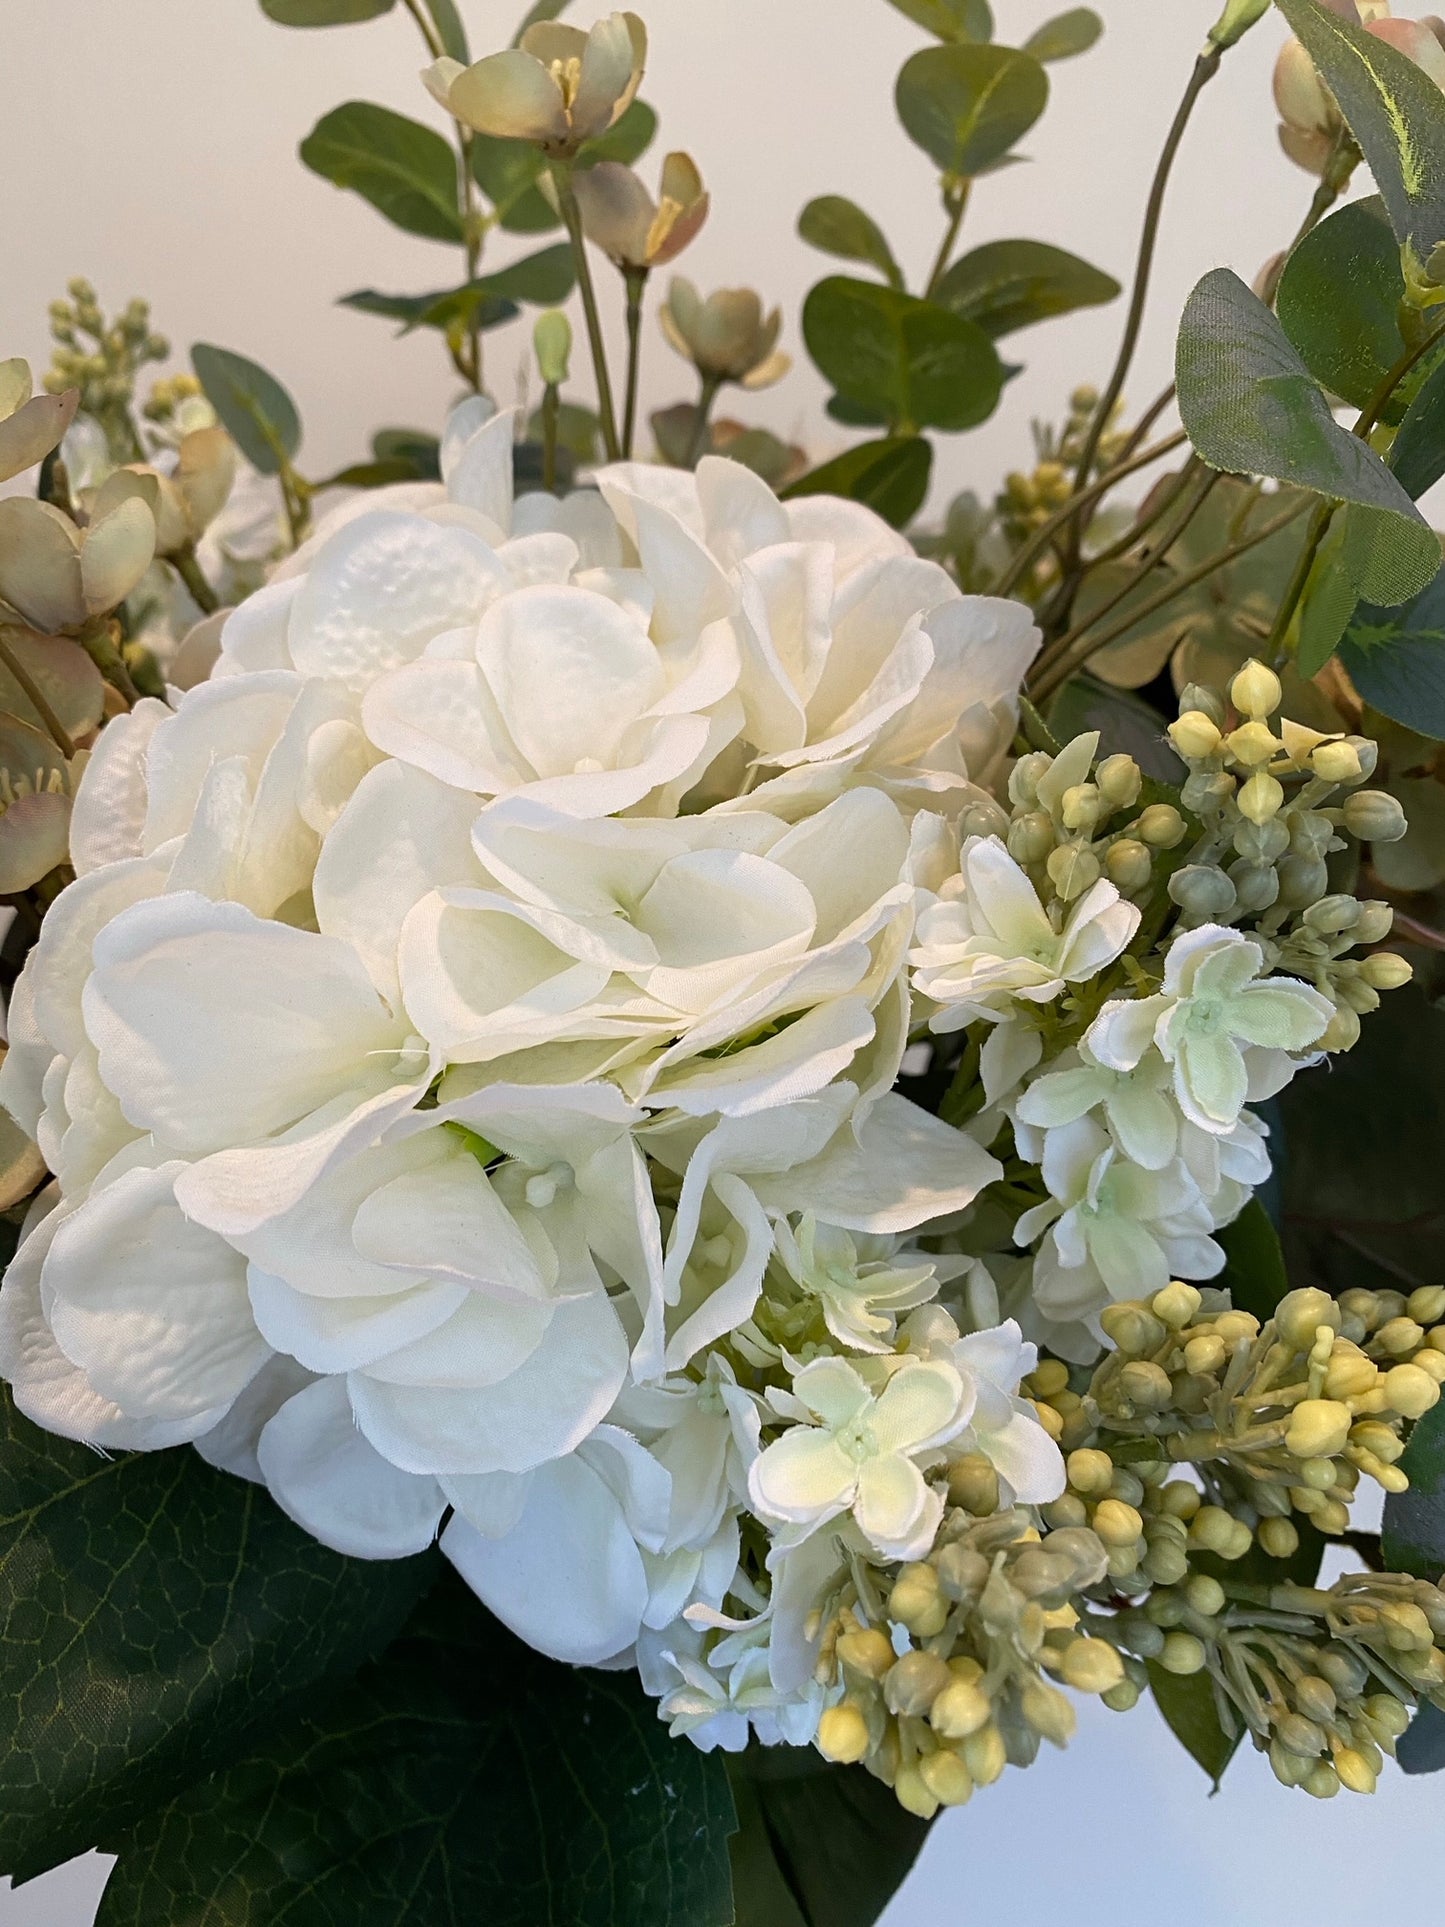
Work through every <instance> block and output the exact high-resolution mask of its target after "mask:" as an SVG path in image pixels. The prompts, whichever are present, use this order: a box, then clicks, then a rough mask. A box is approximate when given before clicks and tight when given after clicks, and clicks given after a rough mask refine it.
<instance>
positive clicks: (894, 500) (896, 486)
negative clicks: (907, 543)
mask: <svg viewBox="0 0 1445 1927" xmlns="http://www.w3.org/2000/svg"><path fill="white" fill-rule="evenodd" d="M932 468H933V448H932V445H931V444H930V443H929V442H926V441H925V440H924V439H923V437H922V436H921V435H892V436H888V437H886V438H885V439H884V440H883V441H878V442H860V443H859V445H858V447H857V448H850V449H847V450H846V451H845V452H844V453H843V454H841V455H837V456H835V457H834V459H833V460H832V461H831V462H824V463H823V464H822V465H821V467H819V468H813V469H809V471H808V473H807V474H806V475H800V476H799V477H798V479H797V481H796V482H794V483H793V484H792V485H791V487H789V488H785V489H784V490H783V496H784V499H785V500H791V499H792V498H793V497H794V496H796V495H843V496H846V497H847V498H848V500H849V501H850V502H862V503H863V504H864V506H865V507H867V508H870V509H872V510H873V511H874V512H875V513H876V514H878V515H881V516H882V517H883V519H884V521H885V522H887V523H889V524H890V525H891V526H892V527H893V528H895V529H901V528H902V527H903V526H904V525H905V523H908V522H911V521H912V519H913V517H914V516H915V515H916V514H917V513H918V511H919V509H920V508H922V506H923V498H924V496H925V495H927V493H928V478H929V475H930V473H931V471H932Z"/></svg>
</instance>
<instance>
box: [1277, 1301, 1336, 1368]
mask: <svg viewBox="0 0 1445 1927" xmlns="http://www.w3.org/2000/svg"><path fill="white" fill-rule="evenodd" d="M1321 1325H1328V1326H1329V1328H1330V1330H1331V1331H1338V1330H1339V1329H1340V1308H1339V1306H1338V1305H1337V1304H1336V1303H1335V1301H1334V1299H1333V1298H1331V1297H1330V1295H1329V1293H1328V1292H1327V1291H1316V1290H1315V1289H1314V1287H1313V1286H1302V1287H1301V1288H1300V1289H1299V1290H1297V1291H1287V1292H1286V1293H1285V1295H1284V1297H1283V1298H1281V1299H1280V1301H1279V1303H1278V1304H1277V1305H1276V1306H1275V1308H1274V1327H1275V1330H1276V1331H1277V1332H1278V1333H1279V1335H1280V1337H1281V1338H1282V1339H1283V1340H1284V1342H1285V1343H1286V1344H1287V1345H1293V1347H1294V1349H1295V1350H1296V1351H1297V1352H1307V1351H1308V1350H1309V1348H1310V1346H1311V1345H1313V1344H1314V1342H1315V1334H1316V1332H1317V1331H1318V1330H1319V1328H1320V1326H1321Z"/></svg>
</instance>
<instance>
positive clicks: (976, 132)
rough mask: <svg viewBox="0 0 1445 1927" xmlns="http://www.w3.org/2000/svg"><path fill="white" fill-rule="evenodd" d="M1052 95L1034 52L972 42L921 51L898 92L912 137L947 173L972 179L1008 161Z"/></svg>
mask: <svg viewBox="0 0 1445 1927" xmlns="http://www.w3.org/2000/svg"><path fill="white" fill-rule="evenodd" d="M1048 98H1049V80H1048V75H1047V74H1046V73H1045V72H1044V70H1043V67H1042V66H1041V65H1040V63H1039V62H1038V61H1037V60H1035V59H1034V58H1033V56H1032V55H1031V54H1026V53H1019V52H1016V51H1015V50H1014V49H1013V48H1011V47H984V46H973V45H969V44H967V43H959V44H957V45H954V46H948V47H925V48H924V49H923V50H922V52H920V53H916V54H914V55H913V57H912V58H911V59H910V60H906V61H905V62H904V63H903V68H902V71H901V72H900V73H899V76H898V84H897V87H896V88H895V90H894V100H895V103H896V104H897V108H898V118H899V119H900V120H901V121H902V122H903V125H904V127H905V128H906V129H907V131H908V134H909V136H910V138H911V139H913V140H914V141H916V142H917V144H918V145H919V146H920V147H921V148H922V149H923V151H924V153H925V154H928V155H929V156H931V158H932V159H933V161H934V162H935V163H936V164H937V166H938V167H939V168H940V169H941V170H942V172H943V173H945V174H955V175H960V176H965V177H966V176H969V175H973V174H981V173H982V172H983V171H984V169H985V168H987V167H991V166H993V164H994V163H995V162H996V161H1000V160H1002V159H1003V157H1004V155H1005V154H1007V152H1008V150H1009V149H1010V148H1011V147H1012V146H1013V145H1014V143H1015V141H1017V140H1019V139H1021V138H1022V136H1023V135H1025V134H1026V133H1027V132H1028V131H1029V129H1030V128H1031V127H1032V126H1033V124H1034V122H1035V121H1036V120H1037V119H1038V117H1039V115H1040V114H1042V112H1043V111H1044V108H1045V107H1046V106H1047V104H1048Z"/></svg>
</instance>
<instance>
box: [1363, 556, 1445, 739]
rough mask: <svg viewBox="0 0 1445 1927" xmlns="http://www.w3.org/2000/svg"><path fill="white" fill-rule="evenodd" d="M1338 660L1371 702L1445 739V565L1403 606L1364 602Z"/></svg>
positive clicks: (1410, 726)
mask: <svg viewBox="0 0 1445 1927" xmlns="http://www.w3.org/2000/svg"><path fill="white" fill-rule="evenodd" d="M1340 661H1341V662H1342V663H1343V664H1344V666H1345V668H1346V669H1347V670H1348V671H1349V675H1350V679H1351V681H1352V682H1353V683H1354V685H1355V687H1356V689H1358V690H1359V692H1360V694H1361V695H1362V696H1363V697H1364V699H1365V701H1366V702H1367V703H1369V704H1370V705H1371V706H1372V707H1373V708H1375V709H1378V710H1380V711H1381V712H1382V714H1384V715H1386V716H1390V717H1393V719H1394V720H1395V721H1396V722H1397V723H1403V724H1404V725H1405V727H1406V728H1407V729H1413V730H1414V731H1415V732H1416V734H1417V735H1420V736H1433V737H1434V738H1435V740H1436V741H1437V742H1445V568H1442V569H1441V570H1440V571H1439V573H1438V574H1437V575H1436V577H1435V580H1434V581H1433V582H1432V583H1431V584H1430V585H1429V587H1428V588H1426V589H1423V590H1422V591H1421V592H1420V594H1419V595H1417V596H1416V597H1415V598H1414V600H1413V601H1411V602H1407V603H1406V604H1405V605H1404V607H1403V608H1397V609H1391V608H1385V609H1382V608H1376V607H1373V606H1372V605H1371V604H1369V603H1364V602H1362V603H1361V604H1360V605H1359V607H1358V608H1357V609H1356V610H1355V612H1354V614H1353V615H1352V616H1351V618H1350V620H1349V623H1348V625H1347V626H1346V628H1345V632H1344V636H1343V639H1342V640H1341V643H1340Z"/></svg>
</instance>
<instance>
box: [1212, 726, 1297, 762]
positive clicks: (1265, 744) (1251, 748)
mask: <svg viewBox="0 0 1445 1927" xmlns="http://www.w3.org/2000/svg"><path fill="white" fill-rule="evenodd" d="M1225 746H1226V748H1227V749H1228V751H1229V753H1230V755H1231V756H1232V757H1233V758H1234V760H1235V762H1237V763H1242V764H1243V765H1244V767H1245V768H1246V769H1253V768H1254V767H1255V765H1256V764H1258V763H1267V762H1268V761H1269V760H1270V758H1271V757H1272V756H1273V755H1274V754H1275V752H1276V751H1277V750H1282V749H1283V748H1284V744H1283V743H1282V742H1281V741H1280V740H1279V738H1278V737H1277V736H1275V735H1274V734H1273V733H1272V732H1271V730H1270V728H1269V725H1268V724H1267V723H1241V724H1240V725H1239V728H1238V729H1232V730H1231V731H1230V732H1229V734H1228V736H1227V737H1226V738H1225Z"/></svg>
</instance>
